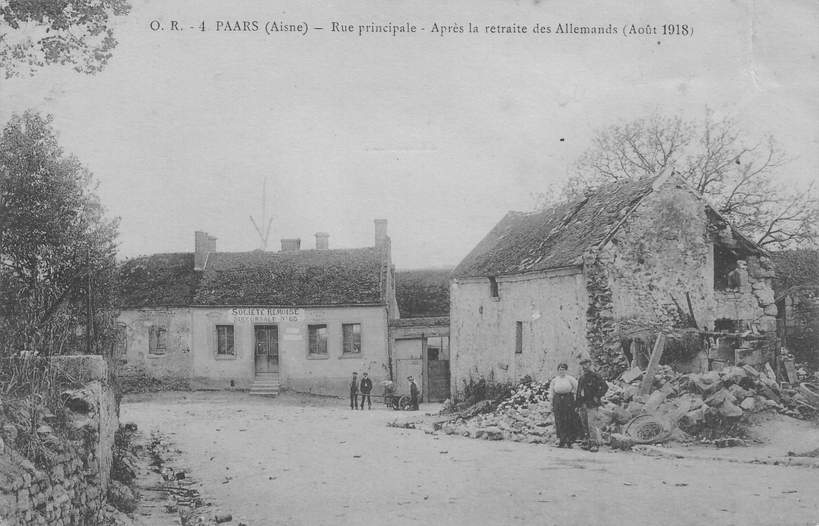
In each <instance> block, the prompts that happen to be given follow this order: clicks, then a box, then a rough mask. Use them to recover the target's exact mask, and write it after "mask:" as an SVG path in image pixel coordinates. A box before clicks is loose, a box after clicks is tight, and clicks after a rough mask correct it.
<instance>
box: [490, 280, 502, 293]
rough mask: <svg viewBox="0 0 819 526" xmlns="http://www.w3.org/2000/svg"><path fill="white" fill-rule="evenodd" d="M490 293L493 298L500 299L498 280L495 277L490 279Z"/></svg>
mask: <svg viewBox="0 0 819 526" xmlns="http://www.w3.org/2000/svg"><path fill="white" fill-rule="evenodd" d="M489 293H490V294H491V295H492V297H493V298H500V293H499V292H498V280H496V279H495V278H494V277H490V278H489Z"/></svg>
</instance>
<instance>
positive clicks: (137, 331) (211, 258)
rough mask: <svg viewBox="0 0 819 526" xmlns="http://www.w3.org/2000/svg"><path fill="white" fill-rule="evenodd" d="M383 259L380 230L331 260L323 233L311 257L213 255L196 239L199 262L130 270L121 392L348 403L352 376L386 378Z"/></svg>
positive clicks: (386, 242) (295, 249) (156, 262)
mask: <svg viewBox="0 0 819 526" xmlns="http://www.w3.org/2000/svg"><path fill="white" fill-rule="evenodd" d="M390 252H391V246H390V239H389V237H388V236H387V221H386V220H376V221H375V244H374V246H372V247H366V248H355V249H330V248H329V235H328V234H326V233H318V234H316V248H315V249H308V250H302V249H301V241H300V240H299V239H284V240H282V250H281V251H280V252H266V251H261V250H257V251H252V252H218V251H217V250H216V238H214V237H212V236H209V235H208V234H206V233H204V232H196V235H195V252H194V254H156V255H153V256H146V257H140V258H134V259H131V260H128V261H126V262H125V263H124V264H123V265H122V267H121V269H120V276H121V290H122V305H121V314H120V321H121V322H122V323H123V325H124V327H125V335H126V337H125V342H126V345H125V356H124V357H125V361H126V362H127V363H125V364H124V365H123V367H122V368H121V373H122V375H123V380H124V382H125V383H126V385H127V384H128V383H137V384H138V383H139V382H157V381H158V382H161V383H163V384H167V383H169V382H170V383H171V384H172V385H171V387H180V386H185V384H187V386H188V387H190V388H192V389H225V388H236V389H251V392H254V391H255V392H259V393H270V392H276V391H278V388H279V386H282V387H285V388H289V389H293V390H297V391H301V392H310V393H317V394H332V395H344V394H345V392H346V390H347V383H348V381H349V378H350V377H351V376H352V373H353V371H355V372H358V373H359V375H360V374H361V373H362V372H368V373H369V375H370V377H371V378H372V379H373V381H374V382H378V381H381V380H383V379H387V378H391V376H392V374H391V370H392V369H391V357H390V353H389V351H390V348H389V333H388V327H389V320H390V319H392V318H394V317H396V316H397V315H398V307H397V303H396V300H395V281H394V274H395V270H394V267H393V265H392V261H391V254H390Z"/></svg>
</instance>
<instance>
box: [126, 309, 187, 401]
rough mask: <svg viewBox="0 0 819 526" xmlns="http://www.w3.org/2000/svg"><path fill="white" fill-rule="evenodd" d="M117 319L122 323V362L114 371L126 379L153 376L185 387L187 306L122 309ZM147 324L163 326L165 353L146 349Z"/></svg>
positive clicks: (148, 328) (147, 337)
mask: <svg viewBox="0 0 819 526" xmlns="http://www.w3.org/2000/svg"><path fill="white" fill-rule="evenodd" d="M119 321H120V322H122V323H124V324H125V337H126V348H125V357H124V358H125V363H123V364H121V365H120V366H119V369H118V371H117V374H118V375H119V376H120V377H121V378H123V379H124V380H125V381H126V383H127V382H128V381H129V379H137V378H139V377H142V376H147V377H150V378H156V379H158V380H160V381H162V382H165V383H171V384H173V385H174V386H177V387H187V385H188V381H189V378H190V372H191V366H192V361H193V360H192V357H191V352H190V351H191V310H190V309H189V308H158V309H138V310H123V311H121V312H120V315H119ZM151 325H159V326H162V327H165V329H166V331H167V333H166V344H167V349H166V352H165V354H163V355H156V354H149V352H148V339H149V336H148V335H149V330H150V326H151Z"/></svg>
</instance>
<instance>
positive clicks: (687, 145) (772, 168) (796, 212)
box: [561, 110, 819, 249]
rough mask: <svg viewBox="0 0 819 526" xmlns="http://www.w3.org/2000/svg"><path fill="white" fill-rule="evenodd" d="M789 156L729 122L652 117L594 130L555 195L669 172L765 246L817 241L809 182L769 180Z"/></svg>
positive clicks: (817, 213)
mask: <svg viewBox="0 0 819 526" xmlns="http://www.w3.org/2000/svg"><path fill="white" fill-rule="evenodd" d="M790 161H791V159H790V158H789V157H788V156H787V154H786V153H785V152H784V151H783V150H782V149H781V148H780V147H779V146H778V145H777V143H776V141H775V140H774V138H773V137H772V136H770V135H765V136H762V137H761V138H758V139H756V140H752V139H751V138H749V136H748V134H747V133H746V132H744V131H743V130H742V129H741V127H740V125H739V122H738V120H737V119H735V118H734V117H731V116H727V117H724V118H718V117H716V116H715V115H714V113H713V112H711V111H710V110H709V111H707V112H706V115H705V118H704V119H703V120H701V121H700V120H689V119H685V118H683V117H682V116H680V115H675V116H671V117H668V116H662V115H658V114H655V115H652V116H651V117H648V118H642V119H636V120H634V121H631V122H627V123H625V124H616V125H612V126H609V127H608V128H604V129H600V130H598V131H597V132H596V133H595V135H594V138H593V140H592V144H591V146H590V147H589V148H588V149H587V150H586V151H585V152H584V153H583V154H582V156H581V157H580V158H579V159H578V160H577V162H576V163H575V164H574V165H573V166H572V167H571V169H570V177H569V180H568V182H567V184H566V186H565V187H564V188H563V195H562V196H561V197H562V198H569V199H571V198H576V197H578V196H580V195H582V194H583V193H584V192H585V191H586V190H588V189H593V188H596V187H599V186H600V185H602V184H605V183H608V182H612V181H617V180H622V179H639V178H641V177H644V176H651V175H658V174H660V173H662V172H663V170H664V169H665V168H666V167H671V168H673V169H674V170H675V171H676V172H677V173H678V174H680V175H681V176H682V177H683V178H684V179H685V180H686V181H688V182H689V183H690V184H691V186H693V187H694V188H695V189H696V190H697V191H699V192H700V193H702V194H703V195H704V196H705V198H706V199H707V200H708V201H709V203H710V204H711V206H713V207H714V209H715V210H717V211H718V212H719V213H720V214H722V215H723V216H724V217H725V218H726V219H727V220H728V221H730V222H731V223H732V224H733V225H734V226H735V227H736V228H738V229H739V230H740V231H742V232H743V233H745V234H746V235H749V236H750V237H752V238H753V239H754V241H756V242H757V243H759V244H760V245H762V246H765V247H766V248H770V249H778V248H785V247H789V246H805V245H810V244H813V243H816V241H817V236H818V234H817V229H816V226H817V220H819V199H817V196H816V192H815V191H814V187H813V184H812V183H811V184H809V185H807V187H805V188H794V187H792V186H791V187H789V186H787V185H786V184H784V183H782V182H779V181H778V180H777V177H778V176H780V175H781V174H782V172H783V167H785V166H786V165H787V164H788V163H789V162H790Z"/></svg>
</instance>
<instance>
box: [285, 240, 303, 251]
mask: <svg viewBox="0 0 819 526" xmlns="http://www.w3.org/2000/svg"><path fill="white" fill-rule="evenodd" d="M299 248H301V239H300V238H296V239H282V252H298V251H299Z"/></svg>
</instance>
